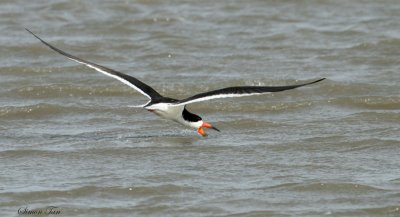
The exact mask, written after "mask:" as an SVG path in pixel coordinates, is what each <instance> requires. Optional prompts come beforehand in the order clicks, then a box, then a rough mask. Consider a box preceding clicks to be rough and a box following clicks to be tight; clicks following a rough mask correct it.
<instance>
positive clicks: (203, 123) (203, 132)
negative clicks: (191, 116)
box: [197, 121, 220, 136]
mask: <svg viewBox="0 0 400 217" xmlns="http://www.w3.org/2000/svg"><path fill="white" fill-rule="evenodd" d="M204 128H209V129H213V130H216V131H218V132H220V131H219V130H218V129H217V128H216V127H214V126H213V125H211V124H209V123H207V122H204V121H202V124H201V126H200V127H199V128H198V129H197V133H198V134H200V135H202V136H207V134H206V132H205V131H204Z"/></svg>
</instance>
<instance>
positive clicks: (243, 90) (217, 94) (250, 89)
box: [173, 78, 325, 106]
mask: <svg viewBox="0 0 400 217" xmlns="http://www.w3.org/2000/svg"><path fill="white" fill-rule="evenodd" d="M322 80H325V78H322V79H319V80H316V81H313V82H309V83H305V84H298V85H289V86H273V87H268V86H239V87H227V88H223V89H218V90H212V91H209V92H205V93H200V94H196V95H194V96H191V97H188V98H186V99H183V100H179V101H178V102H177V103H176V104H173V106H180V105H187V104H190V103H195V102H201V101H206V100H211V99H218V98H228V97H243V96H252V95H260V94H265V93H271V92H279V91H284V90H290V89H295V88H298V87H302V86H306V85H310V84H314V83H317V82H320V81H322Z"/></svg>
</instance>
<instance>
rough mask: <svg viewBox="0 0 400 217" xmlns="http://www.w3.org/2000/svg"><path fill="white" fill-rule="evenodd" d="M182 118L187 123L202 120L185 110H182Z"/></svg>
mask: <svg viewBox="0 0 400 217" xmlns="http://www.w3.org/2000/svg"><path fill="white" fill-rule="evenodd" d="M182 117H183V119H185V120H186V121H189V122H197V121H201V120H202V119H201V117H199V116H198V115H195V114H193V113H190V112H189V111H188V110H186V108H183V112H182Z"/></svg>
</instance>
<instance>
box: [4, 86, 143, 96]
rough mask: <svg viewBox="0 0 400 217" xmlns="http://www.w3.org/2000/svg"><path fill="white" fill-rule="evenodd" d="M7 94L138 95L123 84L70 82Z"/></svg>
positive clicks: (23, 88)
mask: <svg viewBox="0 0 400 217" xmlns="http://www.w3.org/2000/svg"><path fill="white" fill-rule="evenodd" d="M8 94H9V95H11V96H12V95H14V96H19V97H27V98H52V97H70V96H92V95H96V96H128V95H134V94H137V95H140V94H139V93H137V92H136V91H134V90H131V89H129V88H126V87H125V86H122V85H118V86H108V87H99V86H79V85H71V84H50V85H41V86H27V87H22V88H16V89H12V90H10V91H9V93H8Z"/></svg>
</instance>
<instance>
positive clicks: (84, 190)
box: [0, 184, 196, 201]
mask: <svg viewBox="0 0 400 217" xmlns="http://www.w3.org/2000/svg"><path fill="white" fill-rule="evenodd" d="M182 191H186V192H187V191H196V189H195V188H192V187H187V186H178V185H173V184H164V185H156V186H132V187H125V188H124V187H98V186H83V187H79V188H73V189H68V190H57V189H50V190H46V189H41V190H34V187H32V189H31V190H29V189H24V190H23V191H20V192H4V193H0V196H4V197H13V198H14V200H27V201H29V200H40V199H47V198H49V197H64V198H77V197H86V196H93V195H119V196H121V195H126V196H130V197H142V196H159V195H171V194H175V193H176V194H177V193H180V192H182Z"/></svg>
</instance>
